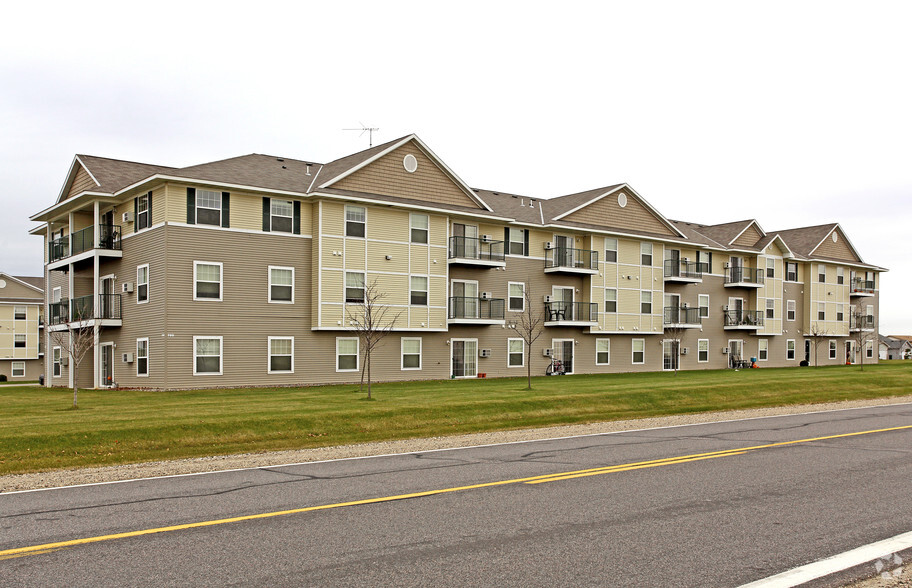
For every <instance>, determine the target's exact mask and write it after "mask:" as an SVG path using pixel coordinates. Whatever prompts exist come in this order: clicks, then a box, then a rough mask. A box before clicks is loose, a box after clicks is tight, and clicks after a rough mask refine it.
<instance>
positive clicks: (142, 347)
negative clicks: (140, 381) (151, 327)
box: [136, 337, 149, 377]
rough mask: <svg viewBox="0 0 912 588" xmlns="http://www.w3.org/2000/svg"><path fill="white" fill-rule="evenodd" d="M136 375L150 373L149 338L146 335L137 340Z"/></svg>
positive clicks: (141, 375) (144, 375) (143, 375)
mask: <svg viewBox="0 0 912 588" xmlns="http://www.w3.org/2000/svg"><path fill="white" fill-rule="evenodd" d="M136 375H137V376H140V377H146V376H148V375H149V339H148V338H146V337H144V338H142V339H137V340H136Z"/></svg>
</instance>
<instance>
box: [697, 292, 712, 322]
mask: <svg viewBox="0 0 912 588" xmlns="http://www.w3.org/2000/svg"><path fill="white" fill-rule="evenodd" d="M697 304H698V306H699V307H700V318H707V317H709V294H700V295H699V296H697Z"/></svg>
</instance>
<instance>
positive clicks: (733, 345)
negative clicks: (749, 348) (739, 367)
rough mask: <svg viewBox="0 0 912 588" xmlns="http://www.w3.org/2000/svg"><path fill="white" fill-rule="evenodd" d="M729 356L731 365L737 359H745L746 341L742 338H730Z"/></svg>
mask: <svg viewBox="0 0 912 588" xmlns="http://www.w3.org/2000/svg"><path fill="white" fill-rule="evenodd" d="M728 358H729V365H731V366H734V365H735V362H736V361H741V360H742V359H744V342H743V341H741V339H729V341H728Z"/></svg>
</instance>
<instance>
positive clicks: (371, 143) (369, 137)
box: [342, 122, 380, 148]
mask: <svg viewBox="0 0 912 588" xmlns="http://www.w3.org/2000/svg"><path fill="white" fill-rule="evenodd" d="M358 124H359V125H361V128H358V129H342V130H343V131H361V134H360V135H358V136H359V137H360V136H362V135H364V133H367V146H368V148H371V147H373V146H374V131H379V130H380V127H366V126H364V123H363V122H359V123H358Z"/></svg>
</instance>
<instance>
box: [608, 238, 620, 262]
mask: <svg viewBox="0 0 912 588" xmlns="http://www.w3.org/2000/svg"><path fill="white" fill-rule="evenodd" d="M617 260H618V240H617V239H615V238H613V237H605V261H607V262H609V263H617Z"/></svg>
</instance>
